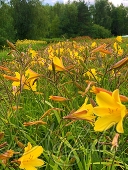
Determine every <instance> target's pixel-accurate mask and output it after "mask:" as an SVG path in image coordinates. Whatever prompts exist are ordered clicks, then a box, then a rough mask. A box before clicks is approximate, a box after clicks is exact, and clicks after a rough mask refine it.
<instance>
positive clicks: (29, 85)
mask: <svg viewBox="0 0 128 170" xmlns="http://www.w3.org/2000/svg"><path fill="white" fill-rule="evenodd" d="M15 75H16V77H12V76H7V75H4V78H6V79H8V80H12V81H13V83H12V86H13V87H15V89H14V94H15V93H16V92H18V89H17V87H20V88H21V90H22V89H27V90H33V91H36V80H37V78H38V77H39V76H40V75H39V74H37V73H36V72H34V71H33V70H31V69H28V70H26V72H25V75H21V74H20V73H18V72H15Z"/></svg>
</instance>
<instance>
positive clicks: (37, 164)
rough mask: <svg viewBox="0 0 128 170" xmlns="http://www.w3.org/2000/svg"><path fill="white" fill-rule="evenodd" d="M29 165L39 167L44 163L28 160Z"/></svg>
mask: <svg viewBox="0 0 128 170" xmlns="http://www.w3.org/2000/svg"><path fill="white" fill-rule="evenodd" d="M27 164H28V162H27ZM29 164H30V165H31V166H35V167H39V166H42V165H44V161H43V160H41V159H34V160H30V161H29ZM24 165H26V164H24Z"/></svg>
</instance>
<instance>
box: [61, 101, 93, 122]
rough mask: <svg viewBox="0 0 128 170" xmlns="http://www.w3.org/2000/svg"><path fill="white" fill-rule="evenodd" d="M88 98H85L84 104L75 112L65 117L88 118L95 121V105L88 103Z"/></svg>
mask: <svg viewBox="0 0 128 170" xmlns="http://www.w3.org/2000/svg"><path fill="white" fill-rule="evenodd" d="M87 101H88V98H86V99H85V102H84V104H83V105H82V106H81V107H80V108H79V109H78V110H77V111H75V112H73V113H71V114H69V115H67V116H65V117H64V118H65V119H76V120H87V121H89V122H94V119H95V116H94V114H93V106H92V105H91V104H87Z"/></svg>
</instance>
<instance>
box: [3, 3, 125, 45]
mask: <svg viewBox="0 0 128 170" xmlns="http://www.w3.org/2000/svg"><path fill="white" fill-rule="evenodd" d="M126 34H128V7H124V6H123V5H120V6H118V7H115V6H114V5H113V4H112V3H110V2H109V1H108V0H96V1H95V4H94V5H90V4H87V3H85V2H84V0H80V1H79V2H78V1H74V2H70V1H69V2H68V3H67V4H63V3H58V2H57V3H56V4H55V5H54V6H50V5H43V4H42V3H41V2H40V1H39V0H11V1H10V2H9V3H8V4H7V3H4V2H1V7H0V45H1V46H2V45H3V44H4V43H5V41H6V39H9V40H10V41H13V42H14V41H15V40H17V39H20V40H21V39H38V40H39V39H43V38H55V37H56V38H57V37H65V38H70V37H76V36H90V37H92V38H106V37H110V36H112V35H114V36H116V35H126Z"/></svg>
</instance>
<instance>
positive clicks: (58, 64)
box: [48, 57, 66, 71]
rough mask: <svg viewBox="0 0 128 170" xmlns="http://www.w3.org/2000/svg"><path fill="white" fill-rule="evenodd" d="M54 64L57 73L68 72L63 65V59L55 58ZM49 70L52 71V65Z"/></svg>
mask: <svg viewBox="0 0 128 170" xmlns="http://www.w3.org/2000/svg"><path fill="white" fill-rule="evenodd" d="M52 62H53V65H54V67H55V70H56V71H65V70H66V68H65V67H64V65H63V61H62V58H58V57H53V61H52ZM48 69H49V70H52V65H50V66H49V68H48Z"/></svg>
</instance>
